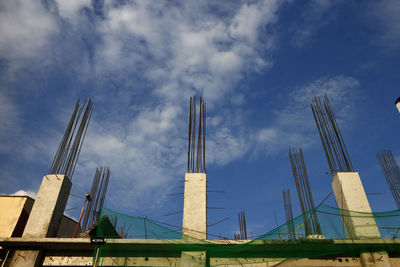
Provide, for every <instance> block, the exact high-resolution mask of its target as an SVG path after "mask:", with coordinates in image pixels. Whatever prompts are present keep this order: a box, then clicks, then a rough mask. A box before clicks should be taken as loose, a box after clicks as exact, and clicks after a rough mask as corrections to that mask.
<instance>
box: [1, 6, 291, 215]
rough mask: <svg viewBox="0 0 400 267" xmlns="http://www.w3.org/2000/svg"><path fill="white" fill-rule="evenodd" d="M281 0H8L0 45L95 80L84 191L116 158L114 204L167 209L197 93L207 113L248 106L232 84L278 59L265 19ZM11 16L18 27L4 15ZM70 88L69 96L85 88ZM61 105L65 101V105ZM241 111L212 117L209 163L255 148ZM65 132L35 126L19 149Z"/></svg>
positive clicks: (43, 144) (7, 54)
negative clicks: (94, 1)
mask: <svg viewBox="0 0 400 267" xmlns="http://www.w3.org/2000/svg"><path fill="white" fill-rule="evenodd" d="M283 2H284V1H278V0H264V1H263V0H261V1H251V2H245V3H240V2H237V3H236V2H235V3H230V4H218V3H213V2H211V3H207V2H199V1H185V2H184V3H182V4H181V3H171V2H154V1H126V2H120V1H105V2H104V6H102V7H101V10H98V12H99V13H101V16H98V17H96V15H95V14H94V13H95V11H94V5H90V4H89V1H77V0H74V1H67V2H65V1H56V2H48V3H46V5H47V4H48V6H46V5H45V4H44V2H40V1H39V2H37V3H24V4H23V3H22V2H21V1H14V2H13V3H4V4H2V9H0V10H2V11H0V12H2V13H1V14H0V15H1V16H0V34H1V35H2V36H4V37H5V38H2V41H0V53H1V57H2V58H5V59H7V60H8V61H9V62H11V63H12V64H15V63H17V62H18V63H20V64H22V67H24V68H26V69H29V71H32V72H33V73H41V74H42V75H43V76H40V77H41V78H40V79H42V78H43V77H44V78H47V76H46V75H47V72H46V71H43V70H42V69H44V70H48V69H46V68H43V62H44V64H46V62H47V63H48V62H51V63H52V64H54V65H51V70H53V69H54V68H53V67H55V68H57V67H58V68H60V69H62V70H63V74H64V75H70V76H72V77H74V79H81V81H82V83H84V82H86V81H91V80H92V81H95V82H94V83H95V84H96V85H97V86H94V88H93V89H91V91H90V94H91V95H96V98H95V107H94V109H95V114H94V116H93V119H92V122H91V124H90V127H89V131H88V134H87V138H86V140H85V143H84V145H83V150H82V152H81V156H80V160H79V162H78V166H77V168H76V173H75V174H74V178H73V184H74V190H78V191H83V192H84V191H87V190H88V188H90V183H91V178H92V177H93V173H94V170H95V167H97V166H98V165H100V164H101V165H108V166H110V168H111V171H112V176H111V182H110V190H114V191H113V192H112V193H111V194H109V196H110V197H112V198H114V200H115V201H113V203H118V205H120V206H124V207H128V206H129V207H132V206H135V207H138V208H139V207H143V206H146V207H149V208H159V205H160V203H161V202H162V201H163V197H162V196H163V195H164V194H165V191H168V190H170V188H171V183H170V182H171V180H173V179H174V178H176V177H181V176H182V175H183V173H184V171H185V150H186V134H185V133H186V127H187V126H186V120H187V115H186V110H187V104H188V103H187V101H188V99H189V96H190V95H194V94H197V95H202V96H204V97H205V99H206V100H207V104H208V106H207V107H208V110H209V111H211V112H210V113H212V111H213V110H215V109H216V107H217V106H218V107H219V108H220V107H221V106H223V105H226V104H230V103H231V102H232V103H234V104H235V105H237V106H239V107H240V105H242V104H243V103H244V97H243V94H242V93H241V92H236V90H235V88H237V85H238V83H239V82H240V81H241V80H242V78H243V77H244V76H245V75H246V74H248V73H249V72H254V71H264V70H267V69H268V68H270V67H271V66H272V61H271V60H270V59H269V58H268V57H266V56H265V55H266V52H271V51H273V49H274V43H275V38H274V36H272V35H271V34H269V31H267V30H266V29H268V27H269V26H270V25H272V24H274V23H275V22H276V21H277V11H278V9H279V7H280V5H281V3H283ZM54 3H56V4H54ZM211 9H213V10H214V11H215V10H218V11H219V12H218V14H217V12H210V10H211ZM6 11H7V12H6ZM83 11H85V12H83ZM88 14H89V15H88ZM221 14H223V15H221ZM85 16H87V17H85ZM2 22H3V23H2ZM10 22H13V24H12V25H14V26H13V27H7V26H5V25H8V24H9V23H10ZM30 59H35V61H34V62H35V64H32V62H31V63H29V62H30ZM14 69H15V68H14ZM64 70H65V72H64ZM138 77H139V78H138ZM38 79H39V78H38ZM138 83H140V84H138ZM110 84H111V85H112V86H110ZM143 84H145V85H143ZM110 88H111V89H110ZM70 90H71V95H80V94H81V93H82V92H81V91H79V90H78V89H72V88H71V89H70ZM231 96H232V99H230V98H231ZM104 106H107V107H106V108H105V107H104ZM64 109H65V107H64V106H62V107H60V109H59V110H58V112H59V113H60V114H63V115H64V114H65V110H64ZM236 112H237V113H240V111H236ZM53 113H57V111H56V110H54V112H53ZM221 113H223V114H221ZM231 113H232V114H231ZM233 113H234V112H233V111H232V108H228V109H227V110H226V111H225V112H220V113H218V114H217V115H214V116H213V117H209V122H210V124H209V126H208V127H209V128H208V129H209V132H210V133H211V132H212V133H213V134H210V135H208V141H207V148H206V149H207V155H209V156H208V157H207V159H206V160H207V164H221V165H223V164H227V163H229V162H232V161H233V160H236V159H238V158H240V157H242V156H243V155H244V154H245V153H246V152H247V150H248V147H249V144H248V141H249V140H248V139H249V138H248V137H246V134H245V133H244V132H243V131H238V130H236V129H235V127H238V125H240V123H241V122H243V118H241V117H240V116H238V115H237V114H236V115H235V116H234V115H233ZM99 114H101V115H99ZM53 116H57V115H53ZM68 116H69V112H68ZM63 118H64V117H63ZM234 118H235V119H234ZM63 121H64V119H63ZM61 127H62V128H61V130H64V127H65V125H64V124H63V126H61ZM57 129H58V128H57ZM34 130H35V129H34ZM49 132H51V134H49ZM59 132H60V131H59V130H57V131H55V130H54V129H51V127H50V129H46V136H44V134H43V133H39V132H35V131H33V132H31V133H30V136H31V137H29V138H25V139H24V142H25V143H22V142H21V146H22V147H25V151H24V152H21V154H22V155H25V158H29V159H30V160H34V159H35V158H39V157H38V155H41V157H40V158H41V159H43V157H42V155H43V153H46V157H47V154H49V153H50V154H53V153H55V148H56V147H57V144H58V142H59V140H57V141H55V139H56V137H57V138H60V137H61V134H59ZM39 135H40V136H41V137H38V136H39ZM33 137H36V138H35V142H33V143H32V142H30V140H32V139H33ZM50 139H51V140H50ZM49 147H51V149H50V148H49ZM50 150H51V151H50ZM35 155H36V156H35ZM75 177H79V178H75ZM155 194H157V195H158V196H160V197H158V198H157V200H154V198H153V197H152V196H154V195H155ZM132 203H135V205H132Z"/></svg>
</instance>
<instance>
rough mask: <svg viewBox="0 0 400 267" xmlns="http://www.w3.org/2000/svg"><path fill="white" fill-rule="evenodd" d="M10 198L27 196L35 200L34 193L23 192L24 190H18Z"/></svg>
mask: <svg viewBox="0 0 400 267" xmlns="http://www.w3.org/2000/svg"><path fill="white" fill-rule="evenodd" d="M11 195H12V196H28V197H31V198H33V199H35V198H36V193H35V192H32V191H29V190H28V191H25V190H18V191H17V192H15V193H14V194H11Z"/></svg>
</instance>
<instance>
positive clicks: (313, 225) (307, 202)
mask: <svg viewBox="0 0 400 267" xmlns="http://www.w3.org/2000/svg"><path fill="white" fill-rule="evenodd" d="M289 159H290V164H291V166H292V171H293V177H294V181H295V183H296V189H297V194H298V196H299V202H300V207H301V212H302V213H303V219H304V228H305V233H306V235H312V234H318V235H320V234H322V233H321V226H320V224H319V221H318V217H317V214H316V213H315V209H314V208H315V205H314V200H313V197H312V194H311V187H310V182H309V180H308V174H307V169H306V164H305V161H304V157H303V150H302V148H301V147H300V148H296V147H293V148H291V149H289Z"/></svg>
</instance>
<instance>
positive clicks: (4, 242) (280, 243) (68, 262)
mask: <svg viewBox="0 0 400 267" xmlns="http://www.w3.org/2000/svg"><path fill="white" fill-rule="evenodd" d="M105 241H106V243H112V244H113V247H114V248H115V249H116V252H117V254H116V255H118V252H119V251H120V250H124V249H129V251H131V252H132V253H133V254H134V252H136V254H137V256H133V255H132V256H130V257H122V256H116V257H104V258H102V260H104V262H105V263H110V265H112V264H111V263H121V264H122V263H124V264H125V263H126V264H127V265H126V266H190V265H182V253H181V252H182V251H185V250H188V248H191V249H195V248H197V249H199V250H200V249H202V248H203V249H204V247H203V246H204V241H201V240H191V241H184V240H180V239H176V240H174V239H170V240H168V242H166V241H165V240H161V239H106V240H105ZM233 242H234V241H232V243H233ZM179 243H183V244H182V246H179V245H177V244H179ZM207 243H208V244H209V245H208V246H211V247H214V248H217V247H218V248H221V247H220V246H221V245H225V246H226V245H227V244H226V242H224V241H223V240H208V241H207ZM238 243H241V242H238ZM252 243H254V246H252V247H251V248H249V249H250V250H249V251H247V250H246V253H247V252H251V251H252V250H257V251H259V252H260V253H258V254H259V256H258V257H251V256H249V257H246V258H243V257H241V255H240V254H241V253H240V252H239V253H238V252H237V251H236V250H234V251H232V253H230V254H229V255H228V254H226V255H222V254H221V253H213V254H212V253H208V254H207V257H208V258H209V259H208V260H209V262H210V264H211V265H218V266H242V265H241V264H243V266H252V267H255V266H257V267H260V266H264V267H267V266H268V267H270V266H279V267H287V266H303V267H306V266H308V267H309V266H326V267H329V266H332V267H333V266H360V267H361V266H368V265H362V262H361V258H360V257H359V255H353V257H349V255H346V256H345V257H342V256H340V255H336V256H335V257H331V256H327V257H326V258H323V257H319V258H318V259H307V258H303V259H285V258H288V257H293V255H291V254H292V253H294V252H295V251H296V250H303V249H304V247H308V249H309V250H310V252H311V253H314V248H315V246H318V247H320V248H321V249H322V250H324V249H326V250H329V249H331V248H332V246H335V247H336V246H339V248H340V249H339V250H340V251H347V249H343V248H344V247H343V246H345V248H348V251H351V250H352V248H354V246H362V245H368V244H370V245H372V247H375V248H376V247H378V248H387V247H392V249H394V250H396V251H400V240H395V239H362V240H344V239H338V240H324V239H322V240H307V239H303V240H296V241H295V242H288V241H287V240H254V241H253V242H252ZM292 243H293V244H292ZM313 243H315V246H313V247H310V244H313ZM196 245H197V246H196ZM0 246H3V247H5V248H6V249H17V250H25V249H28V250H29V249H30V248H33V247H34V248H38V249H40V250H42V251H43V256H42V258H44V262H43V265H44V266H90V264H89V261H91V259H92V257H93V249H94V247H93V245H91V244H90V239H89V238H24V237H21V238H0ZM274 251H287V253H286V256H284V257H279V258H268V257H267V255H270V254H271V252H273V254H275V253H274ZM193 252H200V253H201V251H193ZM263 253H264V255H262V254H263ZM146 254H149V255H148V256H146ZM155 254H159V255H158V256H155ZM189 255H190V254H186V255H185V257H186V256H189ZM372 255H376V257H375V256H374V259H373V260H374V264H376V265H372V266H384V265H377V264H379V262H380V261H381V260H382V259H381V255H380V254H379V253H372ZM192 256H193V255H192ZM389 260H390V262H391V263H392V266H400V258H390V259H389ZM22 266H23V265H22Z"/></svg>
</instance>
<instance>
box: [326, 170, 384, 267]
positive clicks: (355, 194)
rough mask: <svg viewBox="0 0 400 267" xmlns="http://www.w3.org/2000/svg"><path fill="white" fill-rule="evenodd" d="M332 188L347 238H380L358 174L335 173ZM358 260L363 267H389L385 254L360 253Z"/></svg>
mask: <svg viewBox="0 0 400 267" xmlns="http://www.w3.org/2000/svg"><path fill="white" fill-rule="evenodd" d="M332 188H333V192H334V193H335V197H336V203H337V205H338V207H339V208H340V209H342V214H341V215H342V221H343V225H344V228H345V231H346V235H347V237H349V238H351V239H368V238H381V235H380V232H379V229H378V227H377V225H376V222H375V218H374V217H372V216H371V213H372V210H371V207H370V205H369V202H368V199H367V195H366V194H365V191H364V187H363V185H362V183H361V179H360V175H359V174H358V172H338V173H336V174H335V175H334V176H333V182H332ZM352 211H356V212H366V213H368V214H366V216H365V217H363V216H362V213H360V214H357V213H351V212H352ZM352 215H353V216H352ZM354 215H357V216H354ZM360 259H361V264H362V266H363V267H367V266H368V267H369V266H382V267H383V266H385V267H390V266H391V264H390V261H389V257H388V255H387V253H385V252H383V253H362V254H361V255H360Z"/></svg>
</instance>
